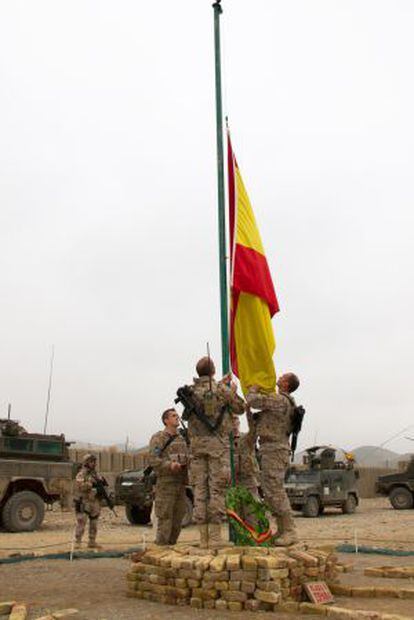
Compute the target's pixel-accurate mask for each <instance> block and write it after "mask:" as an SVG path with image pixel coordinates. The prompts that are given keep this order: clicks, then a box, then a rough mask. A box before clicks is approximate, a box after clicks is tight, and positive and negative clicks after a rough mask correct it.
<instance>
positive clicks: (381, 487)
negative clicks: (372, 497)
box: [375, 456, 414, 510]
mask: <svg viewBox="0 0 414 620" xmlns="http://www.w3.org/2000/svg"><path fill="white" fill-rule="evenodd" d="M375 491H376V493H378V495H386V496H388V498H389V500H390V503H391V506H392V507H393V508H395V510H408V509H409V508H412V507H413V506H414V456H412V457H411V460H410V462H409V463H408V467H407V469H406V470H405V471H401V472H398V473H395V474H386V475H385V476H378V480H377V482H376V487H375Z"/></svg>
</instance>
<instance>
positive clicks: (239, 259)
mask: <svg viewBox="0 0 414 620" xmlns="http://www.w3.org/2000/svg"><path fill="white" fill-rule="evenodd" d="M228 186H229V224H230V249H231V262H230V265H231V289H230V290H231V302H230V303H231V312H230V358H231V365H232V369H233V372H234V374H235V375H236V376H237V377H238V378H239V380H240V383H241V386H242V390H243V392H244V393H246V391H247V390H248V388H249V386H251V385H258V386H260V387H262V388H263V389H264V390H266V391H269V392H270V391H273V390H274V389H275V387H276V372H275V367H274V364H273V353H274V350H275V339H274V335H273V329H272V323H271V318H272V316H273V315H274V314H276V312H278V311H279V304H278V302H277V298H276V293H275V289H274V286H273V282H272V277H271V275H270V271H269V266H268V264H267V260H266V256H265V253H264V249H263V245H262V240H261V238H260V233H259V230H258V228H257V224H256V220H255V217H254V213H253V210H252V207H251V204H250V200H249V197H248V195H247V192H246V189H245V187H244V183H243V180H242V178H241V175H240V170H239V168H238V165H237V162H236V158H235V157H234V153H233V149H232V146H231V141H230V134H228Z"/></svg>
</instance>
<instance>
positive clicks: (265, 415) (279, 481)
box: [246, 392, 295, 531]
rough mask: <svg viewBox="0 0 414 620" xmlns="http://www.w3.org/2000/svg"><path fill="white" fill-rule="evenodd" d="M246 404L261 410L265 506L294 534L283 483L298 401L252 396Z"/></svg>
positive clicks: (259, 428) (277, 396)
mask: <svg viewBox="0 0 414 620" xmlns="http://www.w3.org/2000/svg"><path fill="white" fill-rule="evenodd" d="M246 400H247V403H248V404H249V406H250V407H252V408H254V409H259V410H260V412H259V414H258V419H257V423H256V433H257V436H258V438H259V454H260V467H261V484H262V491H263V495H264V499H265V502H266V504H267V505H268V506H269V508H270V509H271V511H272V513H273V515H274V516H275V517H276V519H277V522H278V526H279V527H280V525H281V523H283V520H284V521H285V522H286V523H287V524H288V525H287V527H288V529H289V530H290V531H294V525H293V519H292V511H291V508H290V502H289V499H288V497H287V494H286V491H285V488H284V486H283V483H284V479H285V473H286V469H287V467H288V466H289V457H290V446H289V435H290V433H291V432H292V418H293V413H294V407H295V401H294V399H293V398H292V396H291V395H288V394H285V393H283V392H279V394H276V393H273V394H264V393H260V392H248V394H247V397H246ZM282 529H283V528H282ZM284 529H286V528H284Z"/></svg>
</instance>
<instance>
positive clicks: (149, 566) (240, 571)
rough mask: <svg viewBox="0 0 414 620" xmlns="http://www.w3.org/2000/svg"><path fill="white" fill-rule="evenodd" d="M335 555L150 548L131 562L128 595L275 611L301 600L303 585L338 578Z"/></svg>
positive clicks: (299, 549) (300, 548)
mask: <svg viewBox="0 0 414 620" xmlns="http://www.w3.org/2000/svg"><path fill="white" fill-rule="evenodd" d="M336 565H337V557H336V556H335V555H334V554H333V553H332V552H331V551H329V550H328V551H327V550H322V549H317V548H307V547H306V546H305V545H302V544H300V545H295V546H294V547H288V548H271V549H267V548H264V547H223V548H222V549H218V550H210V549H208V550H204V549H199V548H198V547H190V546H185V545H175V546H174V547H156V546H153V547H151V548H149V549H148V550H147V551H145V552H144V553H143V554H141V555H140V557H137V558H136V561H134V562H133V563H132V566H131V567H130V570H129V572H128V574H127V583H128V596H130V597H133V598H134V597H135V598H140V599H146V600H149V601H157V602H159V603H167V604H176V605H190V606H191V607H194V608H195V609H201V608H204V609H217V610H233V611H241V610H242V609H246V610H249V611H256V610H265V611H275V610H277V608H278V607H279V606H280V605H281V604H284V603H286V602H288V601H301V600H302V599H303V598H304V593H303V584H304V583H306V582H309V581H321V580H323V581H327V582H329V583H334V582H336V581H337V566H336Z"/></svg>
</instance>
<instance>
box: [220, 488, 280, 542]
mask: <svg viewBox="0 0 414 620" xmlns="http://www.w3.org/2000/svg"><path fill="white" fill-rule="evenodd" d="M246 508H248V510H249V514H251V515H252V516H253V518H254V521H255V523H256V527H253V526H252V525H250V524H249V523H247V522H246V521H244V519H243V518H242V516H241V515H243V512H244V509H246ZM226 509H227V516H228V518H229V521H230V524H231V526H232V528H233V532H234V535H235V541H234V542H235V543H236V545H241V546H252V547H258V546H259V547H270V546H271V545H272V539H273V533H272V532H271V530H270V524H269V519H268V518H267V517H266V510H269V509H268V508H267V506H266V505H265V504H264V503H263V502H261V501H260V500H257V499H256V498H255V497H254V496H253V495H252V494H251V493H250V491H248V490H247V489H246V487H244V486H242V485H236V486H233V487H230V488H229V489H228V490H227V493H226Z"/></svg>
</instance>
